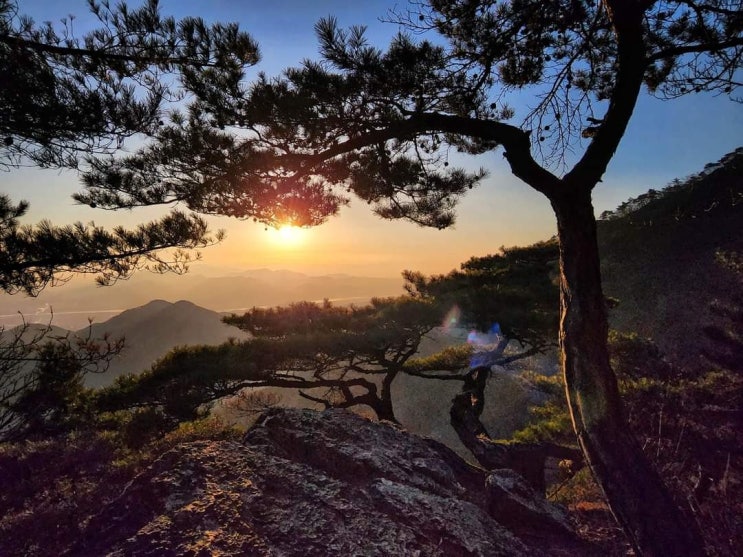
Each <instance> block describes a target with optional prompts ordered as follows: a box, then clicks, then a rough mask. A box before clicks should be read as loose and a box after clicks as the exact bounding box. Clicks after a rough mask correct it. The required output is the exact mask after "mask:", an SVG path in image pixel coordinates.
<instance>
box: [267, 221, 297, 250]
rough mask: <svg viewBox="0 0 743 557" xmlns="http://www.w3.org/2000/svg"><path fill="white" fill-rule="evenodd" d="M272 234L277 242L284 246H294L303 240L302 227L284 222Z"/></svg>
mask: <svg viewBox="0 0 743 557" xmlns="http://www.w3.org/2000/svg"><path fill="white" fill-rule="evenodd" d="M272 236H273V237H274V238H273V239H274V240H275V242H276V243H277V244H280V245H282V246H285V247H295V246H298V245H299V244H301V243H302V242H303V241H304V229H302V228H300V227H298V226H293V225H291V224H284V225H282V226H280V227H279V228H278V229H276V230H274V231H273V234H272Z"/></svg>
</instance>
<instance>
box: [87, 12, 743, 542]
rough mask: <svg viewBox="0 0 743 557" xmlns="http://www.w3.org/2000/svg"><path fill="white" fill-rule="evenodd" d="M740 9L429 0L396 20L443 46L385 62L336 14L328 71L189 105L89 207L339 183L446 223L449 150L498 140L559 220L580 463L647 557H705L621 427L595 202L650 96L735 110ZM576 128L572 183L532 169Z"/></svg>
mask: <svg viewBox="0 0 743 557" xmlns="http://www.w3.org/2000/svg"><path fill="white" fill-rule="evenodd" d="M742 8H743V6H742V5H741V2H740V1H739V0H704V1H695V0H664V1H649V0H623V1H619V0H603V1H601V2H588V1H585V0H550V1H546V2H543V1H536V0H518V1H516V0H514V1H509V2H506V1H499V0H454V1H448V0H447V1H440V0H429V1H428V2H425V3H417V2H415V3H413V4H411V5H410V7H409V11H408V12H406V13H403V14H398V15H397V16H395V17H396V18H397V19H398V20H400V21H401V22H402V23H403V24H404V25H407V27H408V29H409V30H410V31H412V32H417V31H420V32H434V33H436V32H437V33H438V34H439V36H438V37H437V40H436V41H429V40H425V36H424V37H423V39H421V40H415V39H413V38H411V35H404V34H401V35H399V36H398V37H396V38H395V39H394V40H393V41H392V43H391V44H390V45H389V47H388V48H387V49H386V50H381V49H379V48H376V47H374V46H372V45H370V44H368V43H367V42H366V40H365V38H364V32H363V28H353V29H351V30H349V31H344V30H341V29H339V28H338V26H337V24H336V22H335V21H334V20H332V19H328V20H325V21H322V22H320V23H319V24H318V25H317V32H318V35H319V38H320V43H321V51H322V56H323V60H322V61H321V62H311V61H308V62H305V63H304V65H303V66H301V67H299V68H294V69H290V70H287V71H286V72H285V73H284V75H283V76H281V77H278V78H275V79H269V78H268V77H265V76H262V77H260V78H259V79H258V80H257V81H256V82H254V83H253V84H252V86H251V88H250V89H249V91H247V94H246V96H245V98H244V99H242V100H240V101H237V102H235V103H234V104H232V105H230V106H229V107H228V108H229V110H217V111H216V113H215V114H216V117H213V116H212V115H211V114H209V110H210V109H211V108H210V107H209V106H208V105H203V104H202V105H198V103H197V105H195V106H194V107H193V109H192V110H191V111H190V113H189V116H188V121H184V122H183V124H184V125H183V126H181V127H176V126H165V127H163V128H162V129H161V130H160V131H159V132H158V140H159V142H158V143H156V144H154V145H151V146H149V147H147V148H145V149H143V150H142V151H141V152H139V153H137V154H135V155H133V156H130V157H126V158H122V159H118V160H116V161H115V162H113V163H109V162H108V161H100V162H99V163H97V164H95V165H94V167H93V169H92V171H91V172H90V173H89V174H88V175H87V178H86V180H87V187H88V189H87V191H86V192H84V193H82V194H80V195H79V196H78V199H79V200H80V201H83V202H87V203H97V204H99V205H102V206H106V207H110V208H117V207H132V206H136V205H149V204H157V203H167V202H170V201H175V200H179V201H182V202H183V203H185V204H186V205H187V206H189V207H190V208H191V209H194V210H196V211H201V212H205V213H219V214H227V215H233V216H239V217H248V218H249V217H252V218H255V219H257V220H260V221H263V222H266V223H269V224H276V223H286V222H291V223H293V224H295V225H312V224H316V223H318V222H321V221H322V220H324V219H325V218H327V217H328V216H329V215H332V214H333V213H335V212H336V211H337V209H338V207H339V206H340V205H341V204H343V203H344V202H345V198H344V192H346V191H347V190H348V191H350V192H353V193H355V194H356V195H357V196H358V197H360V198H361V199H363V200H365V201H367V202H369V203H370V204H372V205H373V206H374V208H375V210H376V212H377V213H378V214H379V215H381V216H383V217H386V218H407V219H409V220H412V221H414V222H416V223H419V224H421V225H426V226H436V227H445V226H447V225H449V224H451V223H452V222H453V219H454V207H455V202H456V199H457V198H458V197H459V196H460V195H462V194H464V193H466V192H467V190H468V189H469V188H471V187H472V186H473V185H475V184H476V183H477V181H478V180H479V179H480V178H481V177H482V175H483V173H474V174H471V173H467V172H465V171H464V170H461V169H453V168H450V167H449V166H448V161H447V160H446V153H447V149H449V148H454V149H459V150H461V151H464V152H468V153H484V152H489V151H494V150H496V148H498V147H500V148H502V149H503V151H504V156H505V158H506V161H507V163H508V164H509V165H510V168H511V171H512V172H513V174H514V175H515V176H517V177H518V178H520V179H521V180H522V181H523V182H525V183H526V184H527V185H528V186H529V187H531V188H533V189H535V190H537V191H539V192H541V193H542V194H544V195H545V196H546V197H547V198H548V199H549V201H550V203H551V205H552V208H553V210H554V213H555V216H556V219H557V230H558V240H559V253H560V291H561V319H560V337H559V338H560V348H561V354H562V367H563V371H564V374H565V384H566V391H567V397H568V400H569V406H570V411H571V414H572V417H573V422H574V426H575V430H576V433H577V435H578V438H579V440H580V444H581V446H582V448H583V450H584V452H585V455H586V460H587V462H588V464H589V465H590V467H591V469H592V470H593V472H594V474H595V475H596V477H597V479H598V481H599V483H600V484H601V486H602V487H603V489H604V491H605V493H606V495H607V498H608V500H609V503H610V505H611V508H612V510H613V512H614V514H615V516H616V517H617V519H618V520H619V522H620V523H621V524H622V526H623V527H624V529H625V531H626V532H627V534H628V536H629V538H630V539H631V541H632V543H633V545H634V547H635V549H636V550H637V552H638V553H641V554H643V555H656V556H660V555H663V556H670V555H701V554H703V552H704V549H703V543H702V541H701V539H700V536H699V534H698V532H697V531H696V529H695V528H694V527H693V525H692V524H691V523H690V522H689V521H688V520H686V519H685V517H684V515H683V513H682V512H681V511H680V510H679V509H678V507H677V506H676V505H675V504H674V502H673V501H672V499H671V498H670V496H669V495H668V492H667V490H666V489H665V488H664V486H663V484H662V482H661V481H660V479H659V477H658V475H657V474H656V473H655V471H654V470H653V469H652V467H651V466H650V465H649V464H648V463H647V461H646V460H645V458H644V457H643V456H642V453H641V451H640V448H639V447H638V445H637V443H636V441H635V440H634V439H633V438H632V436H631V435H630V434H629V433H628V429H627V427H626V424H625V419H624V416H623V414H622V405H621V401H620V398H619V393H618V389H617V384H616V378H615V376H614V374H613V372H612V369H611V367H610V364H609V357H608V353H607V317H606V307H605V300H604V296H603V293H602V288H601V277H600V271H599V254H598V250H597V246H596V223H595V218H594V211H593V206H592V204H591V192H592V190H593V188H594V187H595V185H596V184H597V183H598V181H599V180H600V179H601V177H602V175H603V174H604V172H605V170H606V168H607V165H608V164H609V162H610V160H611V158H612V156H613V155H614V152H615V151H616V149H617V148H618V146H619V143H620V140H621V138H622V136H623V134H624V132H625V129H626V127H627V124H628V122H629V120H630V118H631V117H632V113H633V110H634V107H635V103H636V101H637V99H638V97H639V95H640V94H641V91H642V89H643V87H645V88H646V89H647V91H648V92H649V93H650V94H653V95H656V96H658V97H661V98H669V99H672V98H675V97H679V96H682V95H685V94H688V93H695V92H702V91H704V92H707V93H713V94H727V95H730V96H731V98H734V97H733V95H735V91H736V90H737V88H738V87H739V86H740V67H741V56H743V33H742V31H743V18H742V17H741V13H743V9H742ZM527 88H529V90H530V91H531V92H532V93H533V94H534V98H535V99H536V103H535V107H534V108H533V110H532V111H531V112H530V113H529V114H527V115H525V117H524V118H523V119H522V122H521V124H517V123H512V122H514V113H513V111H512V110H511V109H510V108H509V107H508V106H507V105H506V104H505V102H504V100H505V99H506V98H507V95H508V94H509V93H513V92H515V91H517V90H525V89H527ZM596 116H600V117H596ZM586 120H588V122H589V123H590V124H591V125H590V126H586V125H585V122H586ZM222 125H227V126H237V127H239V128H243V129H245V130H247V132H248V133H247V135H245V136H239V137H238V136H235V135H234V134H230V133H228V132H227V131H223V130H221V129H220V126H222ZM577 135H582V136H583V137H584V138H586V140H587V146H586V147H585V149H584V151H583V152H582V155H580V156H579V157H578V160H577V162H576V163H575V164H574V165H572V167H571V168H569V169H567V171H566V172H564V173H562V174H561V175H558V174H557V173H556V172H553V171H550V170H549V169H548V168H547V166H545V164H540V163H539V162H537V160H536V159H535V155H534V154H533V153H536V156H537V158H539V159H541V160H542V162H543V163H544V162H545V161H547V162H549V161H550V159H552V160H555V159H556V160H557V161H558V162H559V161H561V162H562V163H563V164H567V160H566V159H565V158H564V157H563V156H562V155H563V153H564V152H565V149H566V147H567V146H568V145H570V144H571V142H572V141H573V139H574V138H575V137H576V136H577ZM542 140H543V141H542ZM572 146H575V143H572ZM194 153H205V154H204V157H203V158H200V157H197V156H195V155H194ZM194 164H196V166H195V167H193V166H192V165H194ZM112 180H113V182H114V183H115V186H112V185H111V181H112Z"/></svg>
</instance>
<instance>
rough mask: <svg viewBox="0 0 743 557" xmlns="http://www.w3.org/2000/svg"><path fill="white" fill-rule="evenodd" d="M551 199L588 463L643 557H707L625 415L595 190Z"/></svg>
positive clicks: (574, 401)
mask: <svg viewBox="0 0 743 557" xmlns="http://www.w3.org/2000/svg"><path fill="white" fill-rule="evenodd" d="M551 202H552V207H553V209H554V211H555V214H556V216H557V229H558V237H559V241H560V305H561V316H560V348H561V356H562V362H561V364H562V370H563V373H564V376H565V386H566V391H567V399H568V405H569V408H570V414H571V417H572V420H573V426H574V428H575V431H576V433H577V435H578V440H579V442H580V444H581V447H582V449H583V452H584V455H585V457H586V461H587V463H588V465H589V466H590V467H591V470H592V472H593V474H594V476H595V478H596V479H597V481H598V482H599V484H600V485H601V487H602V489H603V491H604V493H605V494H606V497H607V499H608V501H609V505H610V507H611V510H612V512H613V513H614V516H615V517H616V518H617V520H618V521H619V523H620V524H621V525H622V527H623V528H624V530H625V532H626V533H627V535H628V537H629V538H630V541H631V543H632V545H633V546H634V548H635V551H636V552H637V553H638V554H639V555H644V556H651V557H681V556H684V557H686V556H695V555H705V552H704V544H703V541H702V538H701V535H700V534H699V532H698V530H697V528H696V525H695V523H694V522H693V521H692V520H690V519H688V518H687V517H685V516H684V514H683V513H682V512H681V510H680V509H679V507H678V506H677V505H676V503H675V502H674V500H673V499H672V497H671V495H670V493H669V492H668V490H667V489H666V488H665V486H664V484H663V482H662V480H661V478H660V476H659V475H658V474H657V472H656V471H655V470H654V469H653V467H652V466H651V465H650V463H649V462H648V460H647V459H646V458H645V456H644V454H643V452H642V449H641V448H640V446H639V444H638V443H637V441H636V440H635V439H634V437H633V436H632V434H631V433H630V431H629V428H628V425H627V421H626V420H625V418H624V415H623V411H622V405H621V400H620V397H619V389H618V387H617V381H616V376H615V375H614V372H613V371H612V369H611V366H610V364H609V353H608V347H607V337H608V323H607V313H606V307H605V300H604V295H603V292H602V289H601V276H600V268H599V253H598V244H597V241H596V219H595V217H594V212H593V206H592V204H591V194H590V188H585V189H577V188H570V194H564V195H562V196H554V197H553V198H552V199H551Z"/></svg>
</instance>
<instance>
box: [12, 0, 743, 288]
mask: <svg viewBox="0 0 743 557" xmlns="http://www.w3.org/2000/svg"><path fill="white" fill-rule="evenodd" d="M137 4H138V3H137V2H136V1H132V2H130V5H132V6H136V5H137ZM161 6H162V12H163V13H164V14H167V15H171V14H172V15H175V16H176V17H180V16H184V15H198V16H202V17H204V18H205V19H207V20H208V21H237V22H239V23H240V24H241V27H242V28H243V29H244V30H246V31H248V32H249V33H251V34H252V35H253V37H254V38H255V39H256V40H257V41H258V43H259V44H260V47H261V53H262V57H263V59H262V61H261V63H260V64H259V65H258V66H257V67H255V68H251V69H249V70H248V75H247V77H248V79H251V78H252V77H254V76H255V75H256V74H257V72H258V71H265V72H266V73H268V74H269V75H275V74H277V73H279V72H280V71H281V70H282V69H283V68H286V67H288V66H292V65H296V64H297V63H298V62H300V61H301V60H302V59H303V58H317V42H316V40H315V37H314V32H313V25H314V23H315V22H316V21H317V20H318V19H319V18H321V17H324V16H327V15H334V16H336V17H337V18H338V19H339V21H340V23H341V25H342V26H349V25H352V24H364V25H366V26H368V36H369V38H370V39H371V40H372V41H373V42H374V43H375V44H378V45H380V46H382V45H384V43H385V42H386V41H387V40H388V39H389V37H390V36H391V35H393V34H394V33H395V32H396V31H397V27H396V26H395V25H392V24H390V23H383V22H381V21H380V20H379V18H380V17H384V16H385V14H387V12H388V10H389V9H391V8H395V7H397V8H398V9H404V8H405V3H404V2H402V1H382V0H378V1H370V2H352V1H348V0H344V1H337V0H332V1H317V2H312V1H308V0H303V1H294V0H290V1H289V0H272V1H269V2H266V1H260V2H259V1H253V0H250V1H236V0H211V1H208V2H207V1H195V0H163V1H162V2H161ZM20 7H21V12H23V13H27V14H29V15H32V16H33V17H34V18H35V19H36V20H37V21H46V20H51V21H57V20H59V19H60V18H61V17H63V16H65V15H67V14H70V13H72V14H75V15H76V16H77V19H76V20H75V29H76V32H77V33H78V35H80V34H82V33H83V32H84V31H85V30H87V29H88V28H89V25H90V23H91V18H92V16H90V15H89V14H88V13H87V10H86V3H85V1H84V0H66V1H64V2H60V1H48V0H20ZM524 107H525V105H518V104H516V105H515V108H516V109H517V114H516V117H515V119H514V120H513V122H514V123H518V122H519V115H520V114H523V112H524V110H523V109H524ZM741 108H742V107H741V105H739V104H735V103H732V102H730V101H729V100H727V99H726V98H715V97H712V96H703V95H696V96H693V97H690V98H685V99H681V100H677V101H673V102H662V101H659V100H655V99H652V98H650V97H648V96H643V97H642V98H641V100H640V103H639V105H638V108H637V110H636V113H635V117H634V118H633V120H632V122H631V123H630V127H629V130H628V132H627V134H626V136H625V138H624V140H623V142H622V144H621V146H620V148H619V151H618V153H617V155H616V157H615V158H614V160H613V161H612V163H611V165H610V167H609V171H608V173H607V174H606V176H605V177H604V180H603V183H602V184H600V185H599V187H598V188H597V190H596V192H595V196H594V199H595V206H596V211H597V213H600V212H601V211H603V210H606V209H613V208H615V207H616V206H617V205H618V204H619V203H621V202H622V201H624V200H625V199H627V198H628V197H630V196H636V195H638V194H639V193H642V192H644V191H646V190H647V189H648V188H650V187H654V188H660V187H663V186H664V185H665V184H666V183H668V182H669V181H670V180H671V179H673V178H675V177H684V176H686V175H688V174H690V173H694V172H697V171H699V170H701V169H702V167H703V166H704V164H705V163H707V162H713V161H716V160H718V159H719V158H720V157H721V156H722V155H724V154H725V153H728V152H730V151H732V150H733V149H735V148H736V147H738V146H740V145H741V144H743V133H741V130H743V110H742V109H741ZM519 109H521V110H519ZM458 162H460V164H469V165H471V166H473V167H475V168H476V167H480V166H483V167H485V168H487V169H488V170H489V172H490V176H489V177H488V178H487V179H486V180H485V181H484V182H483V183H482V184H481V185H480V186H479V187H478V188H476V189H475V190H473V192H472V193H471V194H470V195H468V196H467V197H466V198H464V199H463V200H462V202H461V205H460V207H459V211H458V215H459V216H458V220H457V224H456V226H455V227H454V228H453V229H448V230H443V231H439V230H429V229H422V228H419V227H417V226H416V225H414V224H411V223H407V222H390V221H383V220H381V219H379V218H378V217H376V216H375V215H373V214H372V213H371V211H369V210H368V208H367V206H366V205H365V204H364V203H363V202H360V201H357V200H354V201H352V205H351V207H349V208H346V209H344V210H343V211H342V213H341V215H340V216H339V217H336V218H334V219H331V220H330V221H329V222H328V223H327V224H325V225H323V226H320V227H318V228H315V229H311V230H303V231H299V232H298V233H296V234H294V235H293V236H291V237H285V236H284V235H283V234H282V233H280V232H279V231H275V230H268V231H265V230H264V228H263V226H260V225H257V224H253V223H252V222H239V221H235V220H230V219H226V218H212V219H210V222H211V224H212V227H213V228H214V229H218V228H223V229H226V231H227V239H226V240H225V241H224V242H223V243H222V244H221V245H219V246H216V247H212V248H209V249H207V250H205V251H204V254H203V255H204V261H203V262H200V263H198V264H197V265H195V266H194V271H196V272H201V273H209V274H220V273H223V272H234V271H238V270H240V269H251V268H263V267H265V268H271V269H289V270H295V271H302V272H307V273H310V274H323V273H349V274H363V275H368V276H396V275H399V273H400V271H402V270H403V269H414V270H420V271H423V272H427V273H435V272H446V271H448V270H451V269H452V268H454V267H457V266H458V265H459V264H460V263H461V262H462V261H464V260H466V259H468V258H469V257H470V256H473V255H485V254H487V253H492V252H495V251H497V249H498V248H499V247H500V246H502V245H506V246H509V245H516V244H520V245H524V244H528V243H532V242H534V241H537V240H541V239H545V238H548V237H549V236H551V235H552V234H553V233H554V230H555V225H554V219H553V216H552V213H551V210H550V208H549V205H548V203H547V201H546V199H544V198H543V197H541V195H540V194H537V193H536V192H533V191H532V190H530V189H529V188H528V187H526V186H525V185H523V184H522V183H520V182H519V181H518V180H517V179H516V178H514V177H513V176H511V175H510V173H509V170H508V167H507V166H506V165H505V161H504V160H503V158H502V156H501V153H500V152H496V153H490V154H488V155H487V156H482V157H479V158H477V159H475V158H472V157H470V158H468V159H462V160H461V161H458ZM78 188H79V185H78V182H77V177H76V175H75V174H74V173H72V172H68V171H40V170H36V169H20V170H12V171H10V172H8V173H4V174H2V176H0V189H2V190H3V191H6V192H8V193H10V194H11V196H12V197H13V198H14V199H15V200H19V199H27V200H28V201H30V202H31V211H30V214H29V219H28V221H29V222H32V221H38V220H40V219H42V218H48V219H50V220H52V221H53V222H54V223H55V224H66V223H70V222H73V221H76V220H81V221H83V222H89V221H95V222H96V223H97V224H106V225H110V224H124V225H130V226H131V225H135V224H136V223H138V222H142V221H145V220H149V219H152V218H156V217H157V216H158V215H159V212H158V211H156V210H153V209H144V210H137V211H132V212H117V213H111V212H105V211H101V210H95V209H91V208H89V207H87V206H79V205H76V204H75V203H74V202H73V201H72V200H71V198H70V195H71V194H72V193H73V192H75V191H76V190H77V189H78ZM90 280H92V279H90Z"/></svg>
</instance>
